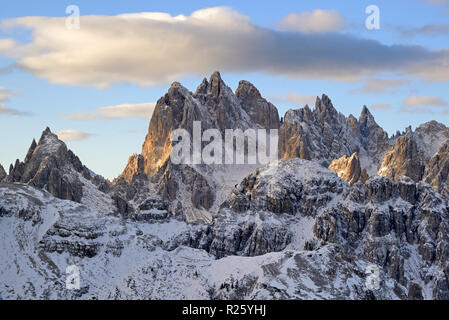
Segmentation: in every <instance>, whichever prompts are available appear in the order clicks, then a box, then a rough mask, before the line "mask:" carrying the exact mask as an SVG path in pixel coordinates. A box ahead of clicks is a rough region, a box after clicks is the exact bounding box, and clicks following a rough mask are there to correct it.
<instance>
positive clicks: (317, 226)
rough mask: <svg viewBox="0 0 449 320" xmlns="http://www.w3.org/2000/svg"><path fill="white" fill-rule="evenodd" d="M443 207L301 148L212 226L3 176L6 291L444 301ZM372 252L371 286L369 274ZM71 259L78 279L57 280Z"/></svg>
mask: <svg viewBox="0 0 449 320" xmlns="http://www.w3.org/2000/svg"><path fill="white" fill-rule="evenodd" d="M448 208H449V204H448V201H447V200H446V199H445V198H444V197H442V196H440V195H439V194H437V193H436V192H435V191H433V190H432V189H431V188H430V186H429V185H426V184H424V183H419V184H415V183H414V182H412V181H411V180H409V179H406V178H404V179H403V181H400V182H399V183H394V182H391V181H390V180H388V179H386V178H382V177H377V178H373V179H370V180H368V181H367V182H366V184H362V183H357V184H355V185H353V186H352V187H350V186H349V185H348V184H347V183H346V182H345V181H343V180H341V179H339V178H338V177H337V175H336V174H334V173H332V172H331V171H328V170H327V169H325V168H323V167H321V166H319V165H318V164H315V163H313V162H310V161H306V160H300V159H290V160H281V161H280V162H279V163H274V164H271V165H269V166H266V167H264V168H261V169H257V170H256V171H254V172H253V173H252V174H250V175H249V176H248V177H246V178H245V179H244V180H243V181H242V183H241V184H239V185H238V186H237V187H236V188H235V189H234V191H233V192H232V193H231V195H230V196H229V197H228V200H227V201H226V202H225V203H224V204H223V206H222V209H221V210H220V214H219V216H218V217H217V219H216V220H214V223H213V224H212V225H208V224H188V223H186V222H184V221H182V220H179V219H176V218H173V217H170V216H169V215H165V214H164V213H163V210H159V209H149V210H146V211H145V210H143V211H142V214H144V215H145V214H147V215H148V217H151V218H148V219H146V220H143V221H137V220H136V219H122V218H120V217H117V216H114V215H111V214H107V213H106V214H105V213H104V212H98V211H95V210H93V209H92V208H88V207H86V206H84V205H82V204H77V203H75V202H71V201H63V200H59V199H56V198H55V197H53V196H52V195H50V194H49V193H47V192H45V191H41V190H38V189H35V188H33V187H31V186H27V185H23V184H2V185H0V215H1V217H0V228H1V230H2V233H1V242H0V256H1V257H2V259H1V262H0V292H1V298H2V299H17V298H22V299H217V298H219V299H231V298H237V299H367V298H368V299H369V298H378V299H403V298H407V297H410V298H425V299H434V298H438V299H447V298H449V296H448V294H449V289H448V288H449V286H448V285H447V278H446V277H447V272H448V265H447V259H448V257H449V249H448V247H447V246H448V241H447V235H448V234H449V233H448V231H449V226H448V223H447V221H448V212H449V211H448ZM150 213H153V214H150ZM371 264H374V265H377V266H379V268H380V270H381V285H380V289H379V290H369V289H368V288H367V287H366V285H365V281H366V275H365V270H366V268H367V266H368V265H371ZM69 265H76V266H78V267H79V268H80V271H81V289H80V290H75V291H71V290H67V289H66V287H65V279H66V276H67V275H66V274H65V270H66V267H67V266H69Z"/></svg>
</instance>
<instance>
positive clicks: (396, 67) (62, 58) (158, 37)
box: [0, 7, 449, 88]
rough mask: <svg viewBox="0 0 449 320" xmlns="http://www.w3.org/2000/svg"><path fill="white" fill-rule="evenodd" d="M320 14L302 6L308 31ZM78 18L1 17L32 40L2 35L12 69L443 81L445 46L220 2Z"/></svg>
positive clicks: (118, 75) (164, 77)
mask: <svg viewBox="0 0 449 320" xmlns="http://www.w3.org/2000/svg"><path fill="white" fill-rule="evenodd" d="M323 15H324V16H325V14H317V13H316V12H315V13H313V12H312V13H311V14H309V16H308V19H306V23H305V25H307V26H308V30H312V31H313V30H315V31H316V30H317V29H316V28H315V27H313V25H314V24H315V23H316V22H317V21H320V19H321V18H322V16H323ZM292 17H294V16H292ZM284 20H285V19H284ZM287 20H289V19H287ZM293 20H294V19H293ZM293 20H292V21H293ZM80 22H81V29H79V30H69V29H67V28H66V26H65V18H48V17H22V18H13V19H6V20H4V21H3V22H2V27H3V28H10V29H15V28H25V29H29V30H31V31H32V40H31V42H30V43H27V44H22V43H18V42H16V41H15V40H14V39H0V53H3V54H5V55H7V56H9V57H15V58H16V59H17V61H16V64H15V65H16V67H18V68H21V69H22V70H25V71H28V72H30V73H32V74H34V75H35V76H37V77H40V78H45V79H48V80H49V81H50V82H52V83H58V84H67V85H83V86H94V87H98V88H105V87H108V86H110V85H112V84H114V83H118V82H120V83H137V84H139V85H142V86H153V85H165V84H167V83H170V82H172V81H174V80H179V79H181V78H183V77H185V76H191V75H198V76H204V74H209V73H212V72H213V71H215V70H221V71H223V72H263V73H266V74H271V75H282V76H286V77H291V78H298V79H326V80H337V81H355V80H358V79H360V77H363V76H367V75H373V74H380V73H393V74H399V75H405V76H416V77H419V78H422V79H425V80H428V81H449V50H441V51H432V50H428V49H426V48H424V47H421V46H413V45H385V44H382V43H380V42H378V41H375V40H367V39H362V38H358V37H355V36H351V35H347V34H340V33H332V32H331V33H310V32H289V31H280V30H272V29H266V28H262V27H259V26H257V25H255V24H254V23H253V22H251V20H250V19H249V18H248V17H246V16H244V15H242V14H240V13H238V12H236V11H234V10H232V9H230V8H227V7H215V8H209V9H203V10H199V11H196V12H194V13H192V14H191V15H190V16H185V15H179V16H171V15H169V14H165V13H155V12H148V13H136V14H125V15H117V16H95V15H91V16H82V17H81V21H80ZM291 26H293V22H292V25H291ZM304 28H305V27H304ZM314 28H315V29H314ZM326 28H327V29H329V26H327V27H326ZM306 29H307V28H306ZM304 30H305V29H304Z"/></svg>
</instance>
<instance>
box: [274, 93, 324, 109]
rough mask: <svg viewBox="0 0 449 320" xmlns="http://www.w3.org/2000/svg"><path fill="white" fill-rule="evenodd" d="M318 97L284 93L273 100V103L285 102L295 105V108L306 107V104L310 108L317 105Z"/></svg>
mask: <svg viewBox="0 0 449 320" xmlns="http://www.w3.org/2000/svg"><path fill="white" fill-rule="evenodd" d="M316 98H317V97H316V96H314V95H309V94H305V95H303V94H299V93H295V92H290V93H284V94H279V95H277V96H276V97H274V98H273V101H276V102H281V103H282V102H283V103H285V102H286V103H290V104H294V105H295V106H305V105H306V104H307V105H309V106H313V105H315V102H316Z"/></svg>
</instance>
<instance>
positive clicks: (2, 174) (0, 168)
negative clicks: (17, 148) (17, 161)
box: [0, 164, 6, 182]
mask: <svg viewBox="0 0 449 320" xmlns="http://www.w3.org/2000/svg"><path fill="white" fill-rule="evenodd" d="M5 178H6V171H5V169H3V166H2V165H1V164H0V182H2V181H3V179H5Z"/></svg>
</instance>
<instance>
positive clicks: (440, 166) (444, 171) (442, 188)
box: [423, 141, 449, 198]
mask: <svg viewBox="0 0 449 320" xmlns="http://www.w3.org/2000/svg"><path fill="white" fill-rule="evenodd" d="M448 176H449V141H446V143H444V144H443V145H442V146H441V148H440V150H438V152H437V153H436V154H435V155H434V156H433V157H432V159H431V160H430V161H429V163H428V164H427V166H426V170H425V172H424V178H423V180H424V181H426V182H427V183H429V184H430V185H431V186H432V188H434V189H435V190H436V191H438V192H439V193H441V194H442V195H444V196H445V197H447V198H449V187H448Z"/></svg>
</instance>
